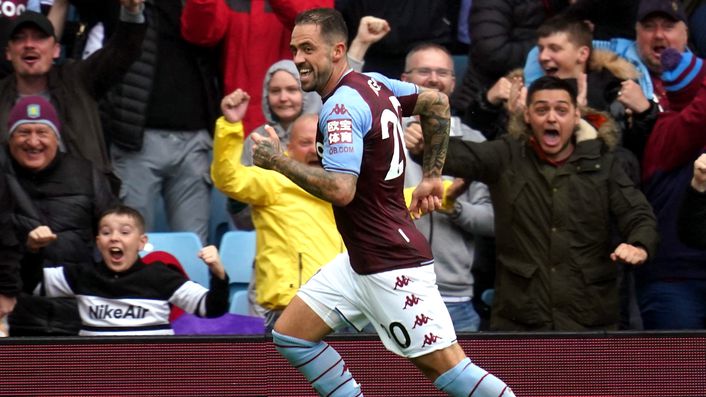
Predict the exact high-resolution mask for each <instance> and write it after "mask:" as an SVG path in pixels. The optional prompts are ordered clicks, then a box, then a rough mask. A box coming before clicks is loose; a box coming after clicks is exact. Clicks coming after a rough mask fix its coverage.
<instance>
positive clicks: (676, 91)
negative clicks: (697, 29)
mask: <svg viewBox="0 0 706 397" xmlns="http://www.w3.org/2000/svg"><path fill="white" fill-rule="evenodd" d="M660 61H661V62H662V76H661V77H662V82H663V83H664V89H665V90H666V91H667V98H668V99H669V107H670V109H671V110H674V111H680V110H682V109H683V108H685V107H686V106H687V105H688V104H689V103H690V102H691V100H692V99H694V96H696V92H697V91H698V90H699V87H701V84H702V82H703V81H704V78H706V68H704V61H703V60H702V59H701V58H699V57H697V56H696V55H694V53H692V52H691V51H689V50H687V51H685V52H682V53H680V52H679V51H678V50H676V49H674V48H667V49H665V50H664V51H662V54H661V57H660Z"/></svg>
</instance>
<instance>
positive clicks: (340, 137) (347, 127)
mask: <svg viewBox="0 0 706 397" xmlns="http://www.w3.org/2000/svg"><path fill="white" fill-rule="evenodd" d="M326 132H327V135H328V144H329V145H337V144H339V143H353V120H351V119H338V120H329V121H328V122H326Z"/></svg>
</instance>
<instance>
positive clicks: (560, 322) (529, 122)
mask: <svg viewBox="0 0 706 397" xmlns="http://www.w3.org/2000/svg"><path fill="white" fill-rule="evenodd" d="M576 96H577V93H576V90H575V88H573V87H572V86H571V85H569V84H567V83H566V82H565V81H562V80H561V79H558V78H555V77H542V78H540V79H538V80H536V81H535V82H534V83H533V84H532V85H531V86H530V88H529V91H528V94H527V107H526V110H525V111H524V114H522V115H517V116H516V117H515V118H514V119H513V120H512V121H511V122H510V123H509V126H508V130H509V131H508V134H507V135H505V136H503V137H502V138H501V139H498V140H495V141H490V142H483V143H475V142H467V141H460V140H452V141H451V142H450V143H449V148H448V155H447V160H446V164H445V166H444V173H446V174H449V175H453V176H457V177H463V178H468V179H472V180H479V181H481V182H483V183H485V184H487V185H488V186H489V188H490V193H491V197H492V199H493V207H494V210H495V231H496V239H497V241H496V243H497V267H496V281H495V298H494V301H493V307H492V316H491V328H492V329H494V330H506V331H539V330H547V331H548V330H557V331H559V330H560V331H578V330H594V329H617V327H618V321H619V305H618V284H617V272H618V266H617V265H616V264H615V263H614V262H617V261H620V262H624V263H627V264H631V265H640V264H642V263H644V262H645V261H646V260H647V259H648V258H649V257H650V256H651V255H652V254H653V253H654V251H655V248H656V245H657V241H658V235H657V230H656V220H655V216H654V214H653V212H652V209H651V207H650V205H649V204H648V203H647V200H646V199H645V197H644V196H643V194H642V193H641V192H640V191H639V190H637V189H636V188H635V187H634V186H633V183H632V182H631V180H630V179H629V178H628V176H627V175H626V174H625V173H624V171H623V169H622V167H621V166H620V163H619V162H618V161H617V159H616V158H615V156H614V155H613V153H612V152H611V148H612V147H614V145H615V144H616V142H617V127H616V125H615V123H614V122H613V121H612V120H610V119H609V118H608V117H607V116H605V115H603V114H601V113H598V112H595V111H592V110H586V111H585V112H584V115H583V117H584V119H582V118H581V111H580V110H579V109H578V107H577V102H576ZM615 227H617V230H618V231H619V232H620V235H621V236H622V238H623V241H624V242H623V243H620V244H618V243H616V242H614V241H612V240H613V238H612V237H613V236H614V235H615V233H614V228H615Z"/></svg>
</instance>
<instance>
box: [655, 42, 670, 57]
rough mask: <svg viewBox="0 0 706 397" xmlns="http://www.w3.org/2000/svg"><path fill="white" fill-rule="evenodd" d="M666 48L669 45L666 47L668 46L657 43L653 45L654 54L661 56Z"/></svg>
mask: <svg viewBox="0 0 706 397" xmlns="http://www.w3.org/2000/svg"><path fill="white" fill-rule="evenodd" d="M666 48H667V47H666V46H663V45H656V46H654V47H652V52H654V54H655V55H657V56H658V57H659V56H661V55H662V52H663V51H664V50H665V49H666Z"/></svg>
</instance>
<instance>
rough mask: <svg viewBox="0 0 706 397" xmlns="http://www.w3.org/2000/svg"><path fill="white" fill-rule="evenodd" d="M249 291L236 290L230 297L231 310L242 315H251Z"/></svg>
mask: <svg viewBox="0 0 706 397" xmlns="http://www.w3.org/2000/svg"><path fill="white" fill-rule="evenodd" d="M249 306H250V304H249V303H248V291H236V292H235V293H234V294H233V296H231V297H230V312H231V313H232V314H240V315H242V316H247V315H249V314H248V313H249V309H248V307H249Z"/></svg>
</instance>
